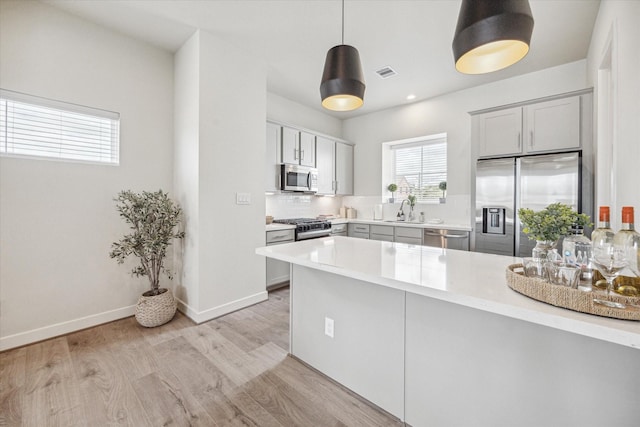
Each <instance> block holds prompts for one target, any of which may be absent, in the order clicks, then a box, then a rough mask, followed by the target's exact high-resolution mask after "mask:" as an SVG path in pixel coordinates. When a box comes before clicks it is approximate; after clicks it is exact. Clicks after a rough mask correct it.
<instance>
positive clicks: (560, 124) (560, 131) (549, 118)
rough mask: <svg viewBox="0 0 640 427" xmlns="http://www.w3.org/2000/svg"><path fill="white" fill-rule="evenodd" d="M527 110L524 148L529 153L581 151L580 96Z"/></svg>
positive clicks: (542, 103) (529, 106) (539, 104)
mask: <svg viewBox="0 0 640 427" xmlns="http://www.w3.org/2000/svg"><path fill="white" fill-rule="evenodd" d="M524 108H525V110H524V111H525V113H526V116H525V122H524V128H525V130H526V131H525V133H524V142H525V143H524V148H525V150H526V151H527V152H528V153H537V152H541V151H551V150H570V149H574V148H580V97H579V96H574V97H571V98H562V99H555V100H552V101H547V102H540V103H538V104H533V105H528V106H526V107H524Z"/></svg>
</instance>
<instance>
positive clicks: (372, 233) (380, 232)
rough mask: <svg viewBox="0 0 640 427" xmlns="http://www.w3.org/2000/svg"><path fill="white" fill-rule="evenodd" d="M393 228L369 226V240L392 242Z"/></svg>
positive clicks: (389, 226) (388, 226)
mask: <svg viewBox="0 0 640 427" xmlns="http://www.w3.org/2000/svg"><path fill="white" fill-rule="evenodd" d="M393 228H394V227H393V226H391V225H371V226H369V239H371V240H383V241H385V242H393Z"/></svg>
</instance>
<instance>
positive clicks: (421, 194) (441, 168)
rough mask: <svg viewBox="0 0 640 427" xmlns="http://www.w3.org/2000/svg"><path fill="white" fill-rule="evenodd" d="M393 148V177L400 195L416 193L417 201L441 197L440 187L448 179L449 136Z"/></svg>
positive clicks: (398, 145)
mask: <svg viewBox="0 0 640 427" xmlns="http://www.w3.org/2000/svg"><path fill="white" fill-rule="evenodd" d="M391 149H392V150H393V154H394V156H393V178H394V182H395V183H396V185H398V193H399V196H400V197H406V196H408V195H409V194H414V195H416V196H417V198H418V201H430V200H438V198H439V197H442V191H440V189H439V188H438V186H439V185H440V182H442V181H446V180H447V140H446V139H437V140H429V141H421V142H412V143H408V144H397V145H393V146H392V147H391Z"/></svg>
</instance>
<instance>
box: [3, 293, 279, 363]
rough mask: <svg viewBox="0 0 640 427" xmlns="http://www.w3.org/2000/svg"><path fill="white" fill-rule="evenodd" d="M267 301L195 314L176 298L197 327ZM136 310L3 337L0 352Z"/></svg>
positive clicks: (255, 299)
mask: <svg viewBox="0 0 640 427" xmlns="http://www.w3.org/2000/svg"><path fill="white" fill-rule="evenodd" d="M268 298H269V294H268V293H267V291H262V292H258V293H257V294H254V295H250V296H248V297H245V298H241V299H239V300H235V301H231V302H229V303H227V304H223V305H220V306H218V307H214V308H210V309H207V310H204V311H201V312H198V311H196V310H194V309H193V308H191V307H189V306H188V305H187V304H185V303H184V302H183V301H181V300H179V299H177V298H176V299H177V301H178V309H179V310H180V311H181V312H182V313H184V314H185V315H186V316H187V317H189V318H190V319H191V320H193V321H194V322H196V323H203V322H206V321H208V320H211V319H215V318H216V317H220V316H224V315H225V314H228V313H231V312H233V311H236V310H240V309H242V308H245V307H248V306H250V305H253V304H257V303H259V302H262V301H265V300H267V299H268ZM135 308H136V306H135V305H131V306H128V307H122V308H118V309H116V310H111V311H105V312H103V313H98V314H94V315H91V316H86V317H81V318H79V319H73V320H68V321H66V322H61V323H56V324H55V325H49V326H45V327H42V328H37V329H32V330H30V331H26V332H20V333H19V334H14V335H9V336H6V337H0V351H4V350H9V349H12V348H16V347H21V346H23V345H27V344H33V343H35V342H38V341H43V340H46V339H49V338H54V337H57V336H60V335H64V334H68V333H71V332H76V331H79V330H81V329H86V328H91V327H93V326H97V325H101V324H103V323H108V322H113V321H114V320H118V319H123V318H125V317H129V316H133V315H134V313H135Z"/></svg>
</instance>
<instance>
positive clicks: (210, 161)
mask: <svg viewBox="0 0 640 427" xmlns="http://www.w3.org/2000/svg"><path fill="white" fill-rule="evenodd" d="M194 79H195V83H194V81H193V80H194ZM265 88H266V64H264V63H260V61H258V60H257V59H256V58H253V57H251V56H249V55H247V54H244V53H243V52H241V51H239V50H238V49H236V48H234V47H232V46H230V45H229V44H228V43H226V42H224V41H223V40H221V39H219V38H217V37H215V36H214V35H212V34H210V33H207V32H206V31H198V32H197V33H196V34H195V35H194V36H193V37H192V38H191V39H190V40H189V41H188V42H187V43H186V44H185V45H184V46H183V47H182V49H181V50H180V52H178V54H177V55H176V98H177V103H176V108H177V109H179V108H181V107H182V106H185V107H186V109H187V110H188V111H186V112H180V113H177V114H176V165H177V170H176V171H177V173H176V181H175V182H176V192H177V193H178V194H179V199H180V200H185V202H186V209H187V212H186V215H187V217H188V218H194V217H195V218H196V220H195V222H196V223H197V229H194V230H192V231H191V232H192V233H194V234H195V236H194V237H195V239H194V240H193V241H187V242H186V244H185V246H184V254H185V257H184V261H183V262H184V268H183V270H182V276H181V278H180V281H181V283H180V284H181V287H180V288H179V292H178V297H179V298H180V299H181V301H182V309H183V310H184V311H185V312H186V313H187V315H188V316H189V317H191V318H192V319H193V320H195V321H197V322H202V321H205V320H209V319H212V318H214V317H217V316H221V315H223V314H226V313H228V312H230V311H233V310H237V309H239V308H242V307H245V306H247V305H250V304H253V303H256V302H258V301H261V300H263V299H266V298H267V294H266V291H265V263H264V262H265V261H264V258H263V257H259V256H257V255H256V254H255V253H254V251H255V248H256V247H259V246H263V245H264V233H265V229H264V224H265V222H264V217H265V195H264V182H263V177H264V175H265V172H264V168H265V167H266V165H265V160H264V159H265V156H266V141H265V121H266V118H267V114H266V105H267V101H266V89H265ZM196 89H197V90H196ZM193 127H196V129H197V134H196V132H194V130H193ZM194 161H195V162H196V163H193V162H194ZM189 168H196V169H197V172H195V173H194V172H193V171H192V170H189ZM183 175H186V177H185V176H183ZM196 180H197V184H196V185H191V183H192V182H193V181H196ZM239 192H241V193H249V194H250V196H251V203H250V204H248V205H238V204H236V194H237V193H239ZM190 227H191V226H190Z"/></svg>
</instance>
